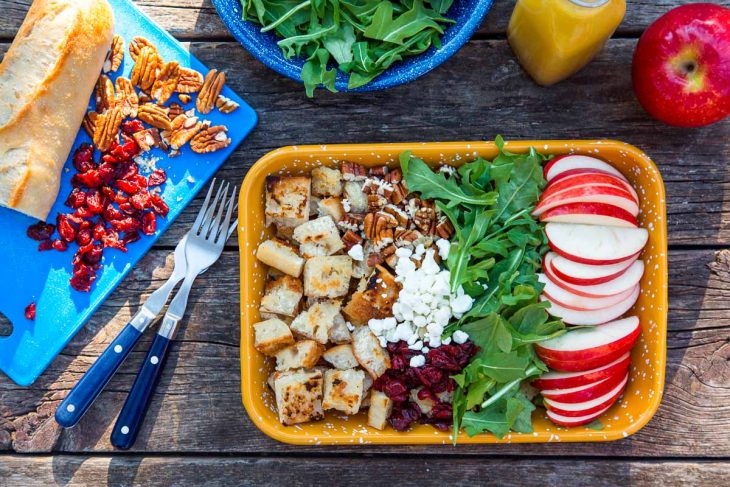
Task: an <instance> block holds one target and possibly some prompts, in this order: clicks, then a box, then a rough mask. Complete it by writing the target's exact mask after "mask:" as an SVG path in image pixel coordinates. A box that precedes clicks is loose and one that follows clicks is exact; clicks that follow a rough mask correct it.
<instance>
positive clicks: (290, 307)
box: [259, 275, 303, 316]
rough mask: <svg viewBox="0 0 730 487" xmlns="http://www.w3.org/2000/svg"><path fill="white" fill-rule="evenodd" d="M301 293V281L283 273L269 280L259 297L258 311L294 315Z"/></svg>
mask: <svg viewBox="0 0 730 487" xmlns="http://www.w3.org/2000/svg"><path fill="white" fill-rule="evenodd" d="M302 293H303V290H302V282H301V281H300V280H299V279H297V278H295V277H292V276H287V275H285V276H281V277H280V278H278V279H274V280H273V281H269V282H268V283H267V284H266V290H265V292H264V296H263V297H262V298H261V306H260V307H259V311H260V312H262V313H276V314H280V315H285V316H294V315H296V314H297V310H298V308H299V302H300V301H301V300H302Z"/></svg>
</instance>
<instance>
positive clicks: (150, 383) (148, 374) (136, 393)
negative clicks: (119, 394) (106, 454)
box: [111, 334, 170, 450]
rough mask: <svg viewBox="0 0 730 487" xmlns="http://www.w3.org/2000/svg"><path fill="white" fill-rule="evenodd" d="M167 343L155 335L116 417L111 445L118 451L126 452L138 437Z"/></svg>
mask: <svg viewBox="0 0 730 487" xmlns="http://www.w3.org/2000/svg"><path fill="white" fill-rule="evenodd" d="M169 348H170V340H169V339H167V338H165V337H164V336H162V335H160V334H155V339H154V340H153V341H152V345H151V346H150V349H149V351H148V352H147V356H146V357H145V359H144V363H142V367H141V368H140V370H139V373H138V374H137V378H136V379H135V380H134V385H133V386H132V390H131V391H130V392H129V396H127V400H126V402H125V403H124V407H122V411H121V412H120V413H119V417H118V418H117V422H116V424H115V425H114V430H113V431H112V436H111V443H112V445H114V446H115V447H117V448H121V449H122V450H127V449H129V448H131V447H132V446H133V445H134V442H135V441H136V440H137V435H138V434H139V431H140V429H141V428H142V423H143V422H144V418H145V415H146V414H147V409H148V408H149V405H150V402H151V400H152V395H153V394H154V392H155V389H156V388H157V383H158V382H159V381H160V377H161V376H162V369H163V368H164V367H165V363H166V362H167V353H168V351H169Z"/></svg>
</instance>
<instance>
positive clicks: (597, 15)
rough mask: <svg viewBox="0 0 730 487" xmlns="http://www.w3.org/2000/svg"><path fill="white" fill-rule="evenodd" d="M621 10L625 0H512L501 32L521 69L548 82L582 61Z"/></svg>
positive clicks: (621, 14)
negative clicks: (503, 33)
mask: <svg viewBox="0 0 730 487" xmlns="http://www.w3.org/2000/svg"><path fill="white" fill-rule="evenodd" d="M625 12H626V1H625V0H517V4H516V5H515V9H514V11H513V12H512V17H511V18H510V22H509V27H508V29H507V36H508V39H509V43H510V45H511V46H512V50H513V51H514V52H515V54H516V55H517V58H518V59H519V61H520V63H521V64H522V67H523V68H525V71H527V72H528V73H529V74H530V76H532V78H533V79H534V80H535V81H536V82H537V83H538V84H541V85H545V86H546V85H551V84H553V83H557V82H558V81H561V80H564V79H565V78H567V77H569V76H570V75H572V74H574V73H575V72H577V71H578V70H580V69H581V68H582V67H583V66H585V65H586V64H588V62H590V60H591V59H593V57H594V56H595V55H596V54H598V52H599V51H600V50H601V48H602V47H603V45H604V44H605V43H606V41H607V40H608V38H609V37H611V34H613V32H614V31H615V30H616V28H617V27H618V25H619V24H620V23H621V20H622V19H623V17H624V13H625Z"/></svg>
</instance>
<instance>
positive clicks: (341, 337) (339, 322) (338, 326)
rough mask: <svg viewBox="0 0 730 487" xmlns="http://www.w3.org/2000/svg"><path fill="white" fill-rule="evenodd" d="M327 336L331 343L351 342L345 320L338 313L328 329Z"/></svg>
mask: <svg viewBox="0 0 730 487" xmlns="http://www.w3.org/2000/svg"><path fill="white" fill-rule="evenodd" d="M329 336H330V341H331V342H332V343H350V342H351V341H352V336H351V335H350V330H349V329H348V328H347V323H346V322H345V318H343V317H342V315H341V314H340V313H337V314H336V315H335V319H334V320H333V322H332V326H331V327H330V329H329Z"/></svg>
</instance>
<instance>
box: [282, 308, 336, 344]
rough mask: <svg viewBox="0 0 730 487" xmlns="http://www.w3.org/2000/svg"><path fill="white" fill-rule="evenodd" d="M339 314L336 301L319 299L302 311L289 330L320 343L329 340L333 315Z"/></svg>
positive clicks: (333, 319)
mask: <svg viewBox="0 0 730 487" xmlns="http://www.w3.org/2000/svg"><path fill="white" fill-rule="evenodd" d="M338 314H340V306H339V304H338V303H336V302H331V301H319V302H316V303H313V304H312V305H311V306H310V307H309V309H307V310H306V311H302V312H301V313H300V314H299V316H297V317H296V318H294V321H292V323H291V330H292V331H293V332H294V333H296V334H297V335H301V336H303V337H305V338H309V339H310V340H315V341H317V342H319V343H321V344H322V345H324V344H326V343H327V342H328V341H329V330H330V328H331V327H332V326H333V325H334V321H335V316H336V315H338Z"/></svg>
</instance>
